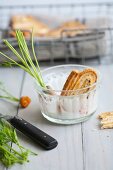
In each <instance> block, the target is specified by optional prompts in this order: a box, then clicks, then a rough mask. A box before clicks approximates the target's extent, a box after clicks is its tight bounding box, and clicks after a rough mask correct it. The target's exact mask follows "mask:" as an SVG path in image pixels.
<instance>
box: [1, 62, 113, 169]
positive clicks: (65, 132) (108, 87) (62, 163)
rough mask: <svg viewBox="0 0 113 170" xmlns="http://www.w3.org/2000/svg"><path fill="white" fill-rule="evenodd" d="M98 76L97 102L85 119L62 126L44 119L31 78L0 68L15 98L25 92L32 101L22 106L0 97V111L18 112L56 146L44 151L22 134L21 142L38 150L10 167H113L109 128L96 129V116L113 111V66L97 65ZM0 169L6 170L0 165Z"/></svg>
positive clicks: (13, 70)
mask: <svg viewBox="0 0 113 170" xmlns="http://www.w3.org/2000/svg"><path fill="white" fill-rule="evenodd" d="M98 69H99V70H100V72H101V75H102V84H101V88H100V100H99V101H100V104H99V108H98V110H97V112H96V113H95V114H94V115H93V116H92V118H91V119H90V120H88V121H87V122H84V123H81V124H77V125H70V126H63V125H56V124H53V123H51V122H49V121H47V120H46V119H45V118H43V116H42V115H41V113H40V110H39V104H38V99H37V94H36V92H35V89H34V84H33V79H32V78H31V77H30V76H29V75H28V74H25V73H24V72H23V71H22V70H21V69H19V68H0V80H1V81H3V82H4V83H5V85H6V86H7V88H8V90H10V92H11V93H12V94H14V95H15V96H17V97H20V96H22V95H28V96H30V97H31V99H32V103H31V104H30V106H29V107H28V108H26V109H20V108H18V104H15V103H10V102H6V101H3V100H0V112H2V113H3V114H11V115H15V114H17V113H18V114H19V116H21V117H22V118H24V119H26V120H27V121H29V122H31V123H32V124H33V125H35V126H37V127H39V128H40V129H42V130H43V131H45V132H47V133H48V134H50V135H51V136H53V137H54V138H56V139H57V140H58V146H57V147H56V148H55V149H53V150H51V151H45V150H43V149H42V148H41V147H39V145H37V144H34V143H33V142H32V141H31V140H29V139H28V138H27V137H25V136H24V135H22V134H18V135H19V138H20V141H21V143H22V145H24V146H25V147H27V148H29V149H31V150H32V151H34V152H36V153H38V156H30V157H29V160H30V162H29V163H25V164H24V165H19V164H17V165H15V166H13V167H12V168H10V170H20V169H21V170H113V129H111V130H100V128H99V121H98V119H97V115H98V113H100V112H103V111H111V110H113V65H106V66H105V65H103V66H98ZM0 170H9V169H6V168H4V167H3V166H0Z"/></svg>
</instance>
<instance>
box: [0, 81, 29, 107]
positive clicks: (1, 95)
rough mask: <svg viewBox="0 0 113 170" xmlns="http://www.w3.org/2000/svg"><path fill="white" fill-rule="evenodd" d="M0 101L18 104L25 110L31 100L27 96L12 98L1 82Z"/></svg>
mask: <svg viewBox="0 0 113 170" xmlns="http://www.w3.org/2000/svg"><path fill="white" fill-rule="evenodd" d="M0 99H6V100H9V101H12V102H19V103H20V106H21V107H22V108H26V107H27V106H29V104H30V103H31V99H30V97H29V96H22V97H20V98H17V97H15V96H13V95H12V94H11V93H9V92H8V91H7V90H6V88H5V86H4V84H3V83H2V82H1V81H0Z"/></svg>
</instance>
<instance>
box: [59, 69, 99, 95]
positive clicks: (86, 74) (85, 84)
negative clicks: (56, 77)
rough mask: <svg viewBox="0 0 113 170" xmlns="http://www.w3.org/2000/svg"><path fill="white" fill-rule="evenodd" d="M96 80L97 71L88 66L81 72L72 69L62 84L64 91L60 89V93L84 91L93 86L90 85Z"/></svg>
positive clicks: (73, 93)
mask: <svg viewBox="0 0 113 170" xmlns="http://www.w3.org/2000/svg"><path fill="white" fill-rule="evenodd" d="M96 81H97V73H96V72H95V70H93V69H90V68H88V69H85V70H83V71H81V72H77V71H72V72H71V73H70V75H69V77H68V78H67V80H66V83H65V84H64V87H63V90H64V91H62V93H61V95H64V96H68V95H76V94H82V93H85V92H87V91H89V90H92V89H93V88H94V87H95V86H92V85H93V84H94V83H96ZM90 86H92V87H90ZM68 90H69V92H68Z"/></svg>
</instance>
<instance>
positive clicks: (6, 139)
mask: <svg viewBox="0 0 113 170" xmlns="http://www.w3.org/2000/svg"><path fill="white" fill-rule="evenodd" d="M11 143H12V145H16V148H17V149H14V148H12V147H11V145H10V144H11ZM29 154H32V155H37V154H36V153H33V152H31V151H30V150H28V149H26V148H24V147H23V146H21V145H20V143H19V140H18V137H17V134H16V131H15V129H13V128H12V126H11V125H10V124H9V123H8V122H7V121H5V120H4V119H0V162H1V163H2V164H4V165H5V166H6V167H10V166H12V165H13V164H15V163H20V164H23V163H24V162H29V160H28V156H29Z"/></svg>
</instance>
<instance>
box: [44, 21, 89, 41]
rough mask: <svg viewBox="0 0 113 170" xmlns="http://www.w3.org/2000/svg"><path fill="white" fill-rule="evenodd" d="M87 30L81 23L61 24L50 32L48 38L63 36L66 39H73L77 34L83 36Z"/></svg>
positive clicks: (68, 22) (69, 22)
mask: <svg viewBox="0 0 113 170" xmlns="http://www.w3.org/2000/svg"><path fill="white" fill-rule="evenodd" d="M86 29H87V26H86V25H85V24H82V23H81V22H79V21H67V22H64V23H63V24H61V25H60V26H59V27H57V28H55V29H53V30H50V31H49V32H48V33H47V34H46V36H47V37H54V38H59V37H61V34H62V35H63V36H65V37H73V36H76V35H77V34H83V33H84V31H85V30H86Z"/></svg>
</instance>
